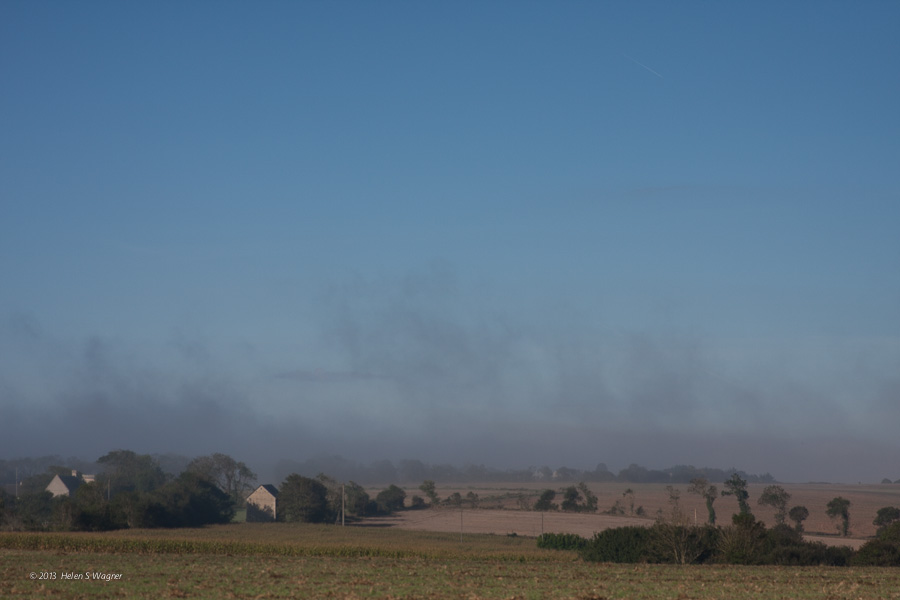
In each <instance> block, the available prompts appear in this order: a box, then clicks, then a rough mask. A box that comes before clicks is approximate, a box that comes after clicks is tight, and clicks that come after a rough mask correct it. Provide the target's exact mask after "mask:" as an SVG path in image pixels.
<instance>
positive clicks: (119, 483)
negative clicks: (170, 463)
mask: <svg viewBox="0 0 900 600" xmlns="http://www.w3.org/2000/svg"><path fill="white" fill-rule="evenodd" d="M97 464H99V465H102V466H103V473H102V474H100V475H99V476H98V477H97V482H98V483H99V484H100V488H101V489H102V488H106V489H107V491H108V492H111V493H112V494H116V493H119V492H152V491H153V490H155V489H156V488H158V487H160V486H161V485H163V484H164V483H165V482H166V480H167V479H168V478H167V477H166V474H165V473H163V470H162V469H161V468H160V466H159V463H158V462H157V461H156V459H154V458H153V457H152V456H150V455H149V454H136V453H134V452H132V451H131V450H113V451H112V452H109V453H107V454H105V455H104V456H101V457H100V458H98V459H97Z"/></svg>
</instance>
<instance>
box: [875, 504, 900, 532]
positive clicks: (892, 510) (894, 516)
mask: <svg viewBox="0 0 900 600" xmlns="http://www.w3.org/2000/svg"><path fill="white" fill-rule="evenodd" d="M896 521H900V508H897V507H896V506H885V507H884V508H879V509H878V512H877V513H875V520H873V521H872V525H874V526H875V527H877V528H878V532H877V533H880V532H881V531H883V530H884V529H885V528H887V527H888V526H889V525H890V524H891V523H894V522H896Z"/></svg>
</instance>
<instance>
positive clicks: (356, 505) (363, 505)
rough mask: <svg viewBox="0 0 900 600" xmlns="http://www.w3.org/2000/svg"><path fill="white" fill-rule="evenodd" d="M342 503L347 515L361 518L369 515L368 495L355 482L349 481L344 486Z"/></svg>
mask: <svg viewBox="0 0 900 600" xmlns="http://www.w3.org/2000/svg"><path fill="white" fill-rule="evenodd" d="M344 502H345V504H344V512H346V513H348V514H351V515H354V516H357V517H362V516H365V515H367V514H368V513H369V508H370V503H371V499H370V498H369V494H367V493H366V490H365V489H363V487H362V486H361V485H359V484H358V483H356V482H353V481H350V482H349V483H347V485H346V486H344Z"/></svg>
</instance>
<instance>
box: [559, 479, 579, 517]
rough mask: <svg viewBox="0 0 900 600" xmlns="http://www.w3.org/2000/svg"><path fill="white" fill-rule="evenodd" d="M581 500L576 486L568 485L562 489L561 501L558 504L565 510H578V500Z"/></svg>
mask: <svg viewBox="0 0 900 600" xmlns="http://www.w3.org/2000/svg"><path fill="white" fill-rule="evenodd" d="M579 500H581V494H580V493H579V492H578V488H577V487H575V486H574V485H570V486H569V487H567V488H566V489H565V490H563V501H562V504H561V505H560V508H562V509H563V510H564V511H566V512H572V511H577V510H578V508H579V507H578V501H579Z"/></svg>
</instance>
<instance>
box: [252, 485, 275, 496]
mask: <svg viewBox="0 0 900 600" xmlns="http://www.w3.org/2000/svg"><path fill="white" fill-rule="evenodd" d="M259 487H261V488H264V489H265V490H266V491H267V492H269V493H270V494H272V496H274V497H275V498H277V497H278V488H277V487H275V486H274V485H272V484H271V483H264V484H262V485H261V486H259ZM256 489H259V488H256Z"/></svg>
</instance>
